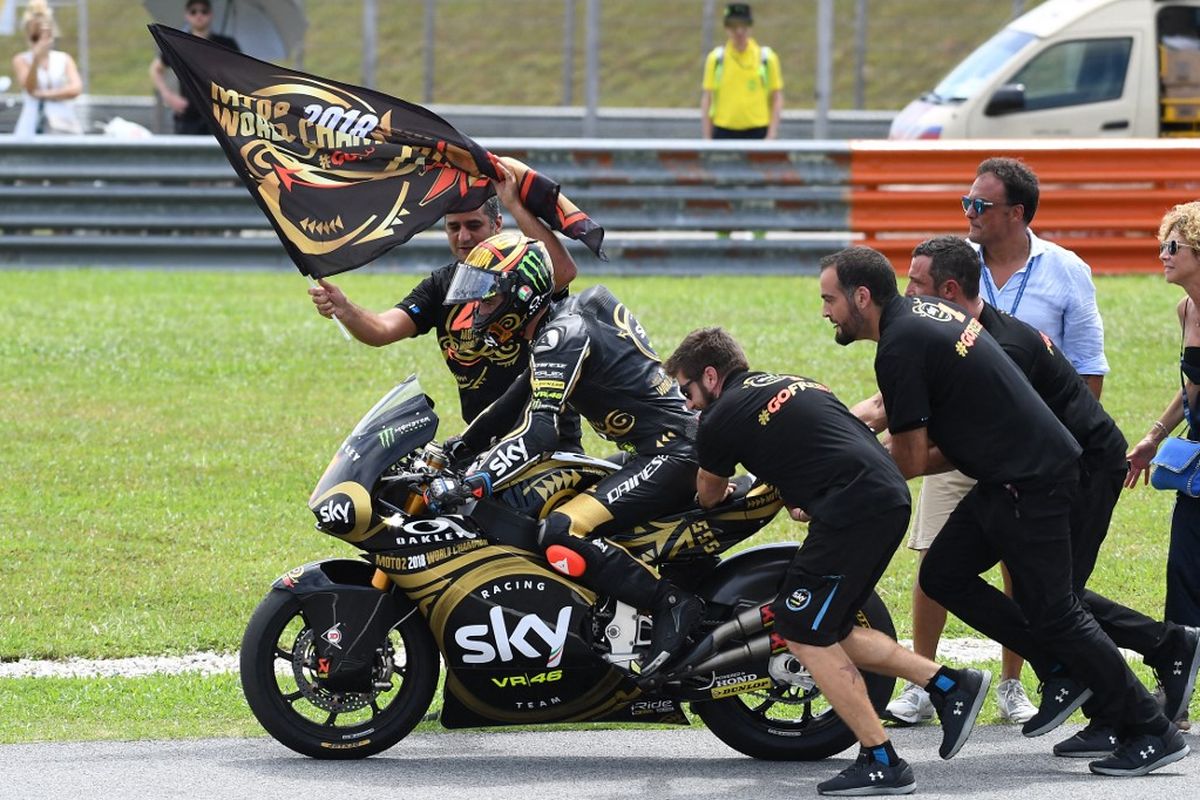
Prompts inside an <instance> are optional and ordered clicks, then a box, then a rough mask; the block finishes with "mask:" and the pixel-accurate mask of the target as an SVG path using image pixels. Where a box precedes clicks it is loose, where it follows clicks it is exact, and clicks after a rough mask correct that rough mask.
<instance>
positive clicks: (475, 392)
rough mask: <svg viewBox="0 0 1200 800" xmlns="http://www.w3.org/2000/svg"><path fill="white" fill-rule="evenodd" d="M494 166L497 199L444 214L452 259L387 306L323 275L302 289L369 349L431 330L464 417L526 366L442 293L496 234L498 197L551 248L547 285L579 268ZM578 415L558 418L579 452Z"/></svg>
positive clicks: (561, 286)
mask: <svg viewBox="0 0 1200 800" xmlns="http://www.w3.org/2000/svg"><path fill="white" fill-rule="evenodd" d="M496 169H497V170H498V172H499V173H500V176H501V177H502V178H503V180H501V181H498V182H497V183H496V194H497V197H494V198H489V199H488V201H487V202H485V203H484V204H483V205H482V206H480V207H479V208H477V209H475V210H474V211H464V212H459V213H454V214H447V215H446V218H445V221H444V224H445V231H446V241H447V244H449V246H450V255H451V259H452V260H451V261H450V263H448V264H446V265H445V266H442V267H439V268H438V269H436V270H434V271H433V273H432V274H431V275H430V276H429V277H427V278H425V280H423V281H421V282H420V283H419V284H417V286H416V287H415V288H414V289H413V290H412V291H411V292H410V293H409V295H408V297H406V298H404V300H402V301H401V302H400V303H397V304H396V305H395V306H394V307H393V308H389V309H386V310H384V311H380V312H374V311H371V310H369V309H366V308H363V307H362V306H360V305H358V304H357V303H354V302H352V301H351V300H350V299H349V298H347V297H346V295H345V293H344V292H343V291H342V290H341V288H339V287H338V286H337V285H336V284H334V283H331V282H330V281H328V280H325V279H324V278H322V279H321V281H320V282H319V283H318V285H317V286H314V287H312V288H311V289H309V290H308V293H309V295H310V296H311V297H312V301H313V304H314V305H315V306H316V307H317V311H318V312H319V313H320V314H321V315H322V316H325V317H337V318H338V319H339V320H340V321H341V323H342V324H343V325H345V326H346V329H347V330H348V331H350V333H351V334H352V335H353V336H354V338H356V339H358V340H359V341H360V342H363V343H365V344H369V345H373V346H375V347H383V346H384V345H388V344H391V343H393V342H398V341H400V340H402V339H408V338H411V337H414V336H420V335H422V334H424V333H428V332H429V331H434V332H435V333H436V335H437V340H436V344H437V346H438V349H439V350H440V351H441V353H442V355H443V357H444V358H445V360H446V367H447V368H448V369H449V370H450V372H451V373H452V374H453V375H454V380H455V382H456V383H457V384H458V395H459V402H460V404H461V408H462V416H463V420H464V421H465V422H467V423H470V422H471V421H472V420H474V419H475V417H476V416H478V415H479V413H480V412H481V411H483V410H484V409H485V408H487V407H488V406H489V405H491V404H492V402H493V401H495V400H497V399H498V398H499V397H500V396H501V395H502V394H504V392H505V390H506V389H508V387H509V386H510V385H511V384H512V383H513V382H514V381H516V380H517V379H518V378H520V377H521V375H522V373H523V372H524V371H525V369H526V368H527V367H528V362H529V356H528V345H527V343H526V342H525V341H524V340H519V341H510V342H507V343H505V344H504V345H503V346H501V347H498V348H494V347H489V346H487V345H486V344H485V343H484V342H482V341H478V340H477V339H476V337H475V335H474V333H473V331H472V330H471V311H472V309H471V307H470V305H469V304H468V305H463V304H454V305H450V306H447V305H446V291H447V290H448V289H449V288H450V281H451V280H452V279H453V278H454V271H455V269H456V268H457V266H458V262H460V261H462V260H463V259H465V258H466V257H467V255H468V254H469V253H470V252H471V251H472V250H474V249H475V246H476V245H478V244H479V243H480V242H482V241H483V240H484V239H487V238H489V237H491V236H493V235H495V234H497V233H499V232H500V229H501V228H502V227H503V225H504V219H503V217H502V216H501V215H500V202H501V201H503V202H504V205H505V207H506V208H507V209H508V211H509V213H510V214H512V216H513V218H514V219H515V220H516V222H517V225H518V227H520V229H521V232H522V233H524V234H525V235H526V236H529V237H530V238H533V239H537V240H538V241H540V242H541V243H542V244H543V245H545V247H546V250H547V251H548V252H549V254H550V261H551V266H552V268H553V272H554V287H555V289H556V290H558V291H560V292H565V291H566V286H567V284H568V283H570V282H571V281H572V280H573V279H574V278H575V274H576V272H577V271H578V270H577V267H576V266H575V260H574V259H573V258H571V254H570V253H568V252H567V249H566V247H564V246H563V244H562V242H560V241H559V239H558V237H557V236H556V235H555V234H554V232H553V231H551V230H550V229H549V228H547V227H546V226H545V225H543V224H542V222H541V221H540V220H538V219H537V217H535V216H534V215H533V213H532V212H531V211H529V209H527V208H526V207H525V206H524V204H522V203H521V198H520V193H519V191H518V186H517V180H516V178H515V177H514V175H513V173H512V170H510V169H509V168H508V167H507V166H506V165H505V164H504V163H503V161H500V162H499V163H498V164H497V167H496ZM580 436H581V429H580V421H579V416H578V415H577V414H567V415H565V416H564V419H563V420H562V427H561V436H560V447H561V448H562V449H566V450H581V449H582V448H581V445H580Z"/></svg>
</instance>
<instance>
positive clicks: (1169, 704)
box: [1154, 626, 1200, 721]
mask: <svg viewBox="0 0 1200 800" xmlns="http://www.w3.org/2000/svg"><path fill="white" fill-rule="evenodd" d="M1197 669H1200V628H1191V627H1188V626H1184V628H1183V643H1182V644H1181V645H1180V646H1179V649H1178V650H1176V651H1175V652H1174V653H1172V654H1171V659H1170V661H1168V662H1167V664H1166V666H1165V667H1163V668H1162V669H1157V668H1156V669H1155V670H1154V674H1155V675H1157V676H1158V684H1159V686H1161V687H1162V693H1163V714H1165V715H1166V717H1167V719H1169V720H1171V721H1175V720H1178V719H1180V718H1186V717H1187V710H1188V704H1189V703H1191V702H1192V692H1193V691H1194V690H1195V688H1196V670H1197Z"/></svg>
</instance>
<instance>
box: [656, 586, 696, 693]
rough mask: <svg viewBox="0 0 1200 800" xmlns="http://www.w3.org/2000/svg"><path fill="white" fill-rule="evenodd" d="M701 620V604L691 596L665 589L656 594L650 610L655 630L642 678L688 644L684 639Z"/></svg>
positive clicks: (673, 587) (670, 588)
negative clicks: (684, 644)
mask: <svg viewBox="0 0 1200 800" xmlns="http://www.w3.org/2000/svg"><path fill="white" fill-rule="evenodd" d="M703 616H704V603H703V602H702V601H701V600H700V598H699V597H696V595H694V594H689V593H687V592H684V591H682V590H680V589H678V588H676V587H675V586H671V585H668V586H667V587H666V588H665V589H663V590H661V591H660V592H659V596H658V599H657V601H655V603H654V608H653V609H652V619H653V620H654V628H653V630H652V631H651V633H650V649H649V651H647V653H646V657H645V659H646V660H645V661H644V662H643V664H644V666H643V667H642V670H641V677H646V676H649V675H651V674H652V673H654V672H656V671H658V670H659V669H661V668H662V667H663V666H664V665H665V664H666V663H667V662H668V661H670V660H671V659H672V658H674V657H675V654H676V653H677V652H678V651H679V649H680V648H681V647H683V643H684V642H686V641H687V636H688V634H689V633H691V632H692V628H694V627H696V623H698V622H699V621H700V618H701V617H703Z"/></svg>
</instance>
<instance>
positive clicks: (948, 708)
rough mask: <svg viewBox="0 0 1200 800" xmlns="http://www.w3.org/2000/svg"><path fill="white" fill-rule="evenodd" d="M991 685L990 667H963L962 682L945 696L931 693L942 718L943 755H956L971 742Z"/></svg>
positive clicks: (940, 751) (947, 756)
mask: <svg viewBox="0 0 1200 800" xmlns="http://www.w3.org/2000/svg"><path fill="white" fill-rule="evenodd" d="M991 685H992V673H990V672H988V671H987V670H986V669H984V670H978V669H963V670H959V679H958V683H957V684H956V685H955V686H954V688H952V689H951V690H950V691H948V692H946V694H945V696H939V695H938V694H936V693H930V695H929V699H930V702H932V703H933V707H934V708H936V709H937V712H938V718H939V719H940V720H941V722H942V744H941V746H940V747H938V755H939V756H941V757H942V758H952V757H953V756H954V754H955V753H957V752H958V751H959V750H960V749H961V748H962V746H963V745H964V744H966V743H967V737H969V736H970V735H971V729H972V728H974V727H975V718H976V717H978V716H979V709H980V708H982V707H983V701H984V698H986V697H987V690H988V687H989V686H991Z"/></svg>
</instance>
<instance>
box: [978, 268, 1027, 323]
mask: <svg viewBox="0 0 1200 800" xmlns="http://www.w3.org/2000/svg"><path fill="white" fill-rule="evenodd" d="M979 263H980V264H983V256H982V255H980V256H979ZM983 267H984V269H982V270H981V272H982V273H983V288H984V289H987V293H988V302H989V303H991V304H992V305H993V306H995V307H996V308H1000V306H999V304H998V303H997V302H996V292H995V290H994V289H993V288H992V276H991V270H989V269H987V265H986V264H983ZM1031 272H1033V259H1030V260H1029V263H1028V264H1026V265H1025V274H1024V275H1022V276H1021V285H1020V286H1018V287H1017V299H1016V300H1013V304H1012V308H1010V309H1009V311H1008V313H1009V315H1010V316H1014V317H1015V316H1017V307H1018V306H1020V305H1021V297H1022V295H1024V294H1025V284H1027V283H1029V273H1031Z"/></svg>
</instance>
